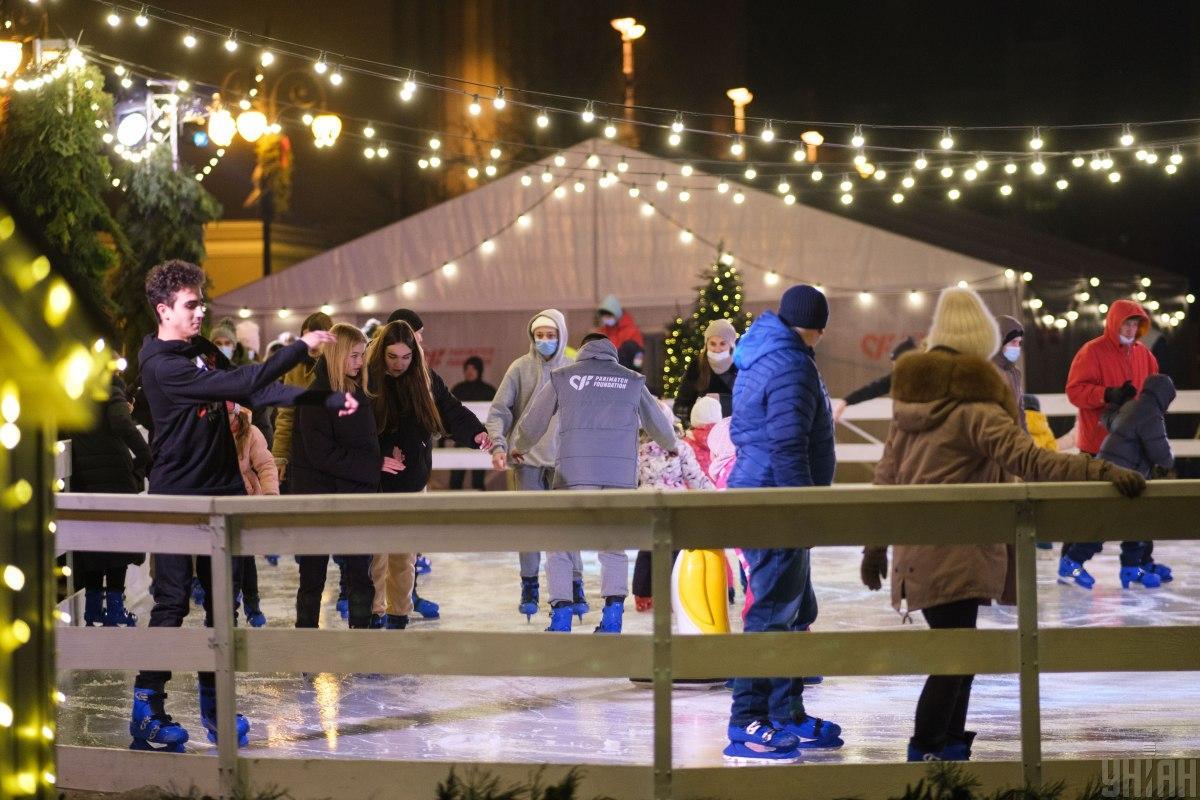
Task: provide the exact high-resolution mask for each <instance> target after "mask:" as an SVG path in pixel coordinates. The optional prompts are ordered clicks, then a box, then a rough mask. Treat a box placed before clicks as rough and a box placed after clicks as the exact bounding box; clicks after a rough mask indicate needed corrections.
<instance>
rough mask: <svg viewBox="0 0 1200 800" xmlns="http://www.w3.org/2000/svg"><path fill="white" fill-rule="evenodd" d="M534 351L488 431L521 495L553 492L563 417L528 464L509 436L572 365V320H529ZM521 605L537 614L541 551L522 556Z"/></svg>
mask: <svg viewBox="0 0 1200 800" xmlns="http://www.w3.org/2000/svg"><path fill="white" fill-rule="evenodd" d="M527 333H528V334H529V352H528V353H526V354H525V355H523V356H521V357H520V358H518V359H517V360H516V361H514V362H512V364H510V365H509V366H508V371H507V372H505V373H504V380H502V381H500V388H498V389H497V390H496V395H495V397H494V398H493V399H492V407H491V409H490V410H489V411H488V417H487V432H488V435H489V436H491V437H492V467H493V468H494V469H507V468H510V466H511V469H512V484H511V485H512V487H513V488H514V489H516V490H517V491H548V490H550V489H553V488H554V458H555V456H556V455H557V453H558V436H557V433H558V418H557V417H555V418H553V419H551V420H550V424H549V426H548V428H547V431H546V435H545V436H543V437H542V440H541V441H540V442H538V444H537V445H536V446H535V447H534V448H533V449H532V450H530V451H529V452H528V453H526V454H525V458H524V463H521V464H512V465H510V464H509V463H508V436H509V434H511V433H512V430H513V425H514V424H515V423H516V421H517V420H519V419H520V418H521V415H522V414H523V413H525V409H526V408H528V407H529V401H530V400H532V399H533V395H534V393H535V392H536V391H537V390H538V389H540V388H542V386H543V385H544V384H546V383H547V382H549V380H550V371H551V370H555V369H558V368H559V367H565V366H567V365H568V364H573V363H574V359H572V358H571V357H570V356H568V355H567V354H566V349H567V321H566V318H565V317H564V316H563V313H562V312H561V311H559V310H558V309H556V308H547V309H545V310H544V311H539V312H538V313H537V314H535V315H534V317H533V319H531V320H530V321H529V327H528V329H527ZM570 556H571V565H572V567H571V589H572V596H573V604H574V606H575V613H576V614H578V615H579V618H580V619H581V620H582V619H583V615H584V614H585V613H587V611H588V604H587V600H586V599H585V597H584V594H583V562H582V560H581V558H580V556H579V551H578V550H576V551H574V552H572V553H570ZM520 561H521V602H520V603H519V604H518V606H517V610H518V611H519V612H520V613H522V614H524V615H525V617H526V619H529V618H531V617H532V616H533V615H534V614H536V613H537V610H538V600H539V595H540V587H539V585H538V570H539V569H540V568H541V561H542V554H541V553H540V552H537V551H534V552H522V553H520Z"/></svg>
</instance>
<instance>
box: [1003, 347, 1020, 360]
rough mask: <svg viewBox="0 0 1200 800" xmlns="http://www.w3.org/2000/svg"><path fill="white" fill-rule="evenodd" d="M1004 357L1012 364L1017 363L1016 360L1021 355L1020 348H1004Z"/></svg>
mask: <svg viewBox="0 0 1200 800" xmlns="http://www.w3.org/2000/svg"><path fill="white" fill-rule="evenodd" d="M1004 357H1005V358H1007V359H1008V360H1009V361H1011V362H1012V363H1014V364H1015V363H1017V360H1018V359H1019V358H1020V357H1021V348H1019V347H1006V348H1004Z"/></svg>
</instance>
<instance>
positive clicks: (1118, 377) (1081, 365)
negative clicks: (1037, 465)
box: [1058, 300, 1169, 589]
mask: <svg viewBox="0 0 1200 800" xmlns="http://www.w3.org/2000/svg"><path fill="white" fill-rule="evenodd" d="M1149 329H1150V315H1149V314H1147V313H1146V310H1145V309H1144V308H1142V307H1141V305H1140V304H1138V303H1135V302H1134V301H1132V300H1116V301H1114V302H1113V304H1112V307H1111V308H1109V310H1108V316H1107V317H1106V318H1105V320H1104V333H1103V334H1101V335H1100V336H1097V337H1096V338H1095V339H1092V340H1091V341H1090V342H1088V343H1086V344H1085V345H1084V346H1083V347H1081V348H1079V352H1078V353H1076V354H1075V358H1074V360H1072V361H1071V370H1070V372H1068V373H1067V399H1068V400H1070V401H1071V405H1073V406H1075V407H1076V408H1077V409H1079V419H1078V422H1077V424H1076V429H1075V430H1076V438H1077V441H1078V444H1079V449H1080V450H1081V451H1083V452H1085V453H1087V454H1089V455H1092V456H1094V455H1096V453H1098V452H1099V451H1100V445H1101V443H1102V442H1103V441H1104V437H1105V436H1107V435H1108V431H1106V430H1105V429H1104V423H1103V422H1102V420H1101V418H1102V415H1103V412H1104V409H1105V407H1106V406H1121V405H1123V404H1124V403H1126V402H1128V401H1129V400H1132V399H1133V398H1134V397H1136V396H1137V395H1139V394H1140V393H1141V391H1142V384H1143V383H1145V381H1146V378H1148V377H1150V376H1151V375H1157V374H1158V361H1157V359H1155V358H1154V354H1153V353H1151V352H1150V350H1149V349H1148V348H1147V347H1146V346H1145V345H1143V344H1142V343H1141V342H1139V341H1138V339H1141V338H1142V337H1143V336H1145V335H1146V332H1147V331H1149ZM1137 544H1139V543H1137V542H1125V543H1123V544H1122V549H1123V550H1124V549H1126V548H1128V547H1130V546H1133V545H1137ZM1102 546H1103V545H1102V543H1100V542H1074V543H1067V544H1064V545H1063V549H1062V556H1061V558H1060V559H1059V562H1058V576H1059V581H1060V582H1062V583H1068V584H1069V583H1071V582H1074V583H1075V584H1077V585H1079V586H1082V587H1083V588H1085V589H1091V588H1092V586H1093V585H1094V584H1095V582H1096V579H1095V578H1093V577H1092V576H1091V575H1089V574H1088V571H1087V570H1086V569H1084V567H1083V565H1084V563H1085V562H1087V560H1088V559H1090V558H1091V557H1092V556H1094V555H1096V553H1098V552H1100V549H1101V547H1102ZM1168 574H1169V573H1168ZM1137 582H1138V583H1143V581H1140V580H1139V581H1137ZM1153 582H1154V577H1153V576H1152V575H1151V576H1150V577H1148V578H1147V580H1146V581H1145V582H1144V585H1145V586H1146V587H1147V588H1151V587H1150V584H1151V583H1153ZM1154 585H1156V586H1157V585H1158V584H1157V583H1154Z"/></svg>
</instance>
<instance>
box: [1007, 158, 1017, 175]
mask: <svg viewBox="0 0 1200 800" xmlns="http://www.w3.org/2000/svg"><path fill="white" fill-rule="evenodd" d="M1004 172H1005V173H1006V174H1008V175H1016V174H1017V165H1016V164H1014V163H1013V162H1012V161H1009V162H1008V163H1007V164H1005V165H1004Z"/></svg>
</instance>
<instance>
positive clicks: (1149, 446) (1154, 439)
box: [1097, 375, 1175, 478]
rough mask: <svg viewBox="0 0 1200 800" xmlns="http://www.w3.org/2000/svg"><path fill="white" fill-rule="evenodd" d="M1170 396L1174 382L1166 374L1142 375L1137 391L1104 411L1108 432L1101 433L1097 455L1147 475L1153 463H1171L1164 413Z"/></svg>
mask: <svg viewBox="0 0 1200 800" xmlns="http://www.w3.org/2000/svg"><path fill="white" fill-rule="evenodd" d="M1174 400H1175V384H1174V382H1172V380H1171V379H1170V378H1169V377H1168V376H1166V375H1151V376H1150V377H1149V378H1146V383H1145V384H1144V385H1143V386H1142V393H1141V394H1140V395H1138V396H1137V397H1136V398H1135V399H1133V400H1130V401H1129V402H1128V403H1126V404H1125V405H1123V406H1121V407H1120V408H1119V409H1116V408H1112V409H1111V410H1109V411H1108V412H1107V413H1105V415H1104V427H1106V428H1108V436H1106V437H1104V443H1103V444H1101V445H1100V452H1099V453H1098V454H1097V455H1098V456H1099V457H1100V458H1102V459H1104V460H1105V461H1111V462H1112V463H1114V464H1116V465H1117V466H1118V467H1125V468H1126V469H1132V470H1136V471H1138V472H1140V473H1142V475H1143V476H1145V477H1147V478H1149V477H1150V473H1151V472H1152V471H1153V469H1154V468H1155V467H1162V468H1163V469H1170V468H1171V467H1173V466H1174V465H1175V454H1174V453H1172V452H1171V443H1170V441H1168V440H1167V419H1166V415H1167V409H1168V408H1170V406H1171V403H1172V401H1174Z"/></svg>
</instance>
